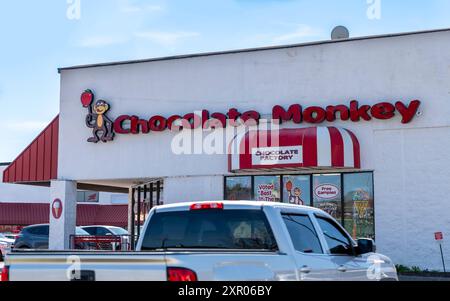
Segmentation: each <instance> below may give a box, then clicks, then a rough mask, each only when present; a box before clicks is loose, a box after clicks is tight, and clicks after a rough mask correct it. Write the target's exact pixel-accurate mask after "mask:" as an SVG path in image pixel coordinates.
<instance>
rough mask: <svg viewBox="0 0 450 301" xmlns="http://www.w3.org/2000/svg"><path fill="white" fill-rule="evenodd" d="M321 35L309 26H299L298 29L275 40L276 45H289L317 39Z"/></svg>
mask: <svg viewBox="0 0 450 301" xmlns="http://www.w3.org/2000/svg"><path fill="white" fill-rule="evenodd" d="M318 35H320V32H319V31H318V30H316V29H314V28H312V27H310V26H308V25H298V26H297V29H296V30H295V31H292V32H288V33H285V34H282V35H278V36H276V37H274V38H273V42H274V43H287V42H293V41H299V40H302V39H304V38H309V37H315V36H318Z"/></svg>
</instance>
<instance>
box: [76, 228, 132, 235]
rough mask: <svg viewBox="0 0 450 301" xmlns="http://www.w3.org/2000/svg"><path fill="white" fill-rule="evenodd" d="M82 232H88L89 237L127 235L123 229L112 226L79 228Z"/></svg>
mask: <svg viewBox="0 0 450 301" xmlns="http://www.w3.org/2000/svg"><path fill="white" fill-rule="evenodd" d="M81 229H83V230H84V231H86V232H88V233H89V234H90V235H95V236H106V235H115V236H121V235H128V231H127V230H125V229H124V228H120V227H114V226H83V227H81Z"/></svg>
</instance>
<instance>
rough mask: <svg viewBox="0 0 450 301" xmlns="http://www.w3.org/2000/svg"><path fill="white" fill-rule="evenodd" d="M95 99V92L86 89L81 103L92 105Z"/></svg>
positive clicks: (87, 105)
mask: <svg viewBox="0 0 450 301" xmlns="http://www.w3.org/2000/svg"><path fill="white" fill-rule="evenodd" d="M93 100H94V93H92V91H91V90H86V91H84V92H83V94H81V104H82V105H83V107H85V108H87V107H89V106H90V105H91V103H92V101H93Z"/></svg>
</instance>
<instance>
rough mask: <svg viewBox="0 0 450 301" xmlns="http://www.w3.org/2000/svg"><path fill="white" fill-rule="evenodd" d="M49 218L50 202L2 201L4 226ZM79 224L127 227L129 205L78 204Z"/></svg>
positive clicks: (0, 221) (44, 221)
mask: <svg viewBox="0 0 450 301" xmlns="http://www.w3.org/2000/svg"><path fill="white" fill-rule="evenodd" d="M49 219H50V205H49V204H32V203H0V225H2V226H8V225H11V226H29V225H34V224H47V223H49ZM77 225H78V226H87V225H108V226H118V227H127V225H128V205H92V204H78V206H77Z"/></svg>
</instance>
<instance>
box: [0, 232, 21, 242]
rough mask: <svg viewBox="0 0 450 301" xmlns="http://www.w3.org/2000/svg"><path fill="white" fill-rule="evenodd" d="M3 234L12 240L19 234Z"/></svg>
mask: <svg viewBox="0 0 450 301" xmlns="http://www.w3.org/2000/svg"><path fill="white" fill-rule="evenodd" d="M3 235H4V236H5V237H6V238H9V239H12V240H14V241H15V240H16V238H17V237H18V236H19V234H18V233H17V234H14V233H3Z"/></svg>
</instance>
